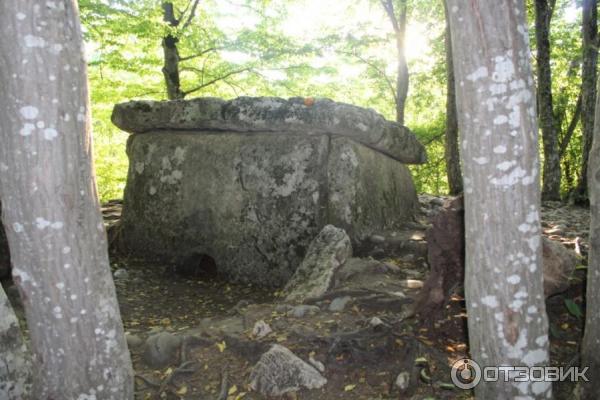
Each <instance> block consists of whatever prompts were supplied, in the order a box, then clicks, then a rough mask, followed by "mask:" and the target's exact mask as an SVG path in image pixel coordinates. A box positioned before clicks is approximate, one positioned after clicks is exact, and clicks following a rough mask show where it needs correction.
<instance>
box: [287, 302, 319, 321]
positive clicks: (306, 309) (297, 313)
mask: <svg viewBox="0 0 600 400" xmlns="http://www.w3.org/2000/svg"><path fill="white" fill-rule="evenodd" d="M319 311H321V309H320V308H319V307H317V306H309V305H306V304H302V305H299V306H295V307H293V308H292V309H291V310H290V311H288V313H287V315H288V316H289V317H294V318H302V317H304V316H305V315H314V314H317V313H318V312H319Z"/></svg>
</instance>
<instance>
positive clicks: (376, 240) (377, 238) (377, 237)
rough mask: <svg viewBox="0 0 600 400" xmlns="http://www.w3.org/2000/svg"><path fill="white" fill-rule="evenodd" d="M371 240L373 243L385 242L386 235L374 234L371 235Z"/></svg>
mask: <svg viewBox="0 0 600 400" xmlns="http://www.w3.org/2000/svg"><path fill="white" fill-rule="evenodd" d="M369 240H370V241H371V243H375V244H381V243H384V242H385V237H383V236H381V235H372V236H371V237H369Z"/></svg>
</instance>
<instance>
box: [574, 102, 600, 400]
mask: <svg viewBox="0 0 600 400" xmlns="http://www.w3.org/2000/svg"><path fill="white" fill-rule="evenodd" d="M595 121H596V122H595V125H594V131H593V145H592V148H591V151H590V154H589V170H588V179H589V180H588V185H589V187H588V192H589V196H590V213H591V223H590V252H589V255H588V276H587V290H586V313H585V334H584V336H583V342H582V344H581V365H582V366H583V367H589V369H588V374H587V378H588V379H589V382H587V383H581V384H580V386H579V389H580V390H581V392H580V395H581V397H580V398H582V399H586V400H587V399H589V400H592V399H594V400H595V399H597V398H598V393H600V98H598V97H596V117H595Z"/></svg>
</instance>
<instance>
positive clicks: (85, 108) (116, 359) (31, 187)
mask: <svg viewBox="0 0 600 400" xmlns="http://www.w3.org/2000/svg"><path fill="white" fill-rule="evenodd" d="M0 35H1V37H2V40H1V41H0V92H1V93H2V96H0V141H1V143H2V146H0V187H2V195H3V198H2V206H3V222H4V226H6V227H7V228H8V229H7V232H6V233H7V237H8V242H9V247H10V252H11V259H12V264H13V269H12V274H13V279H14V282H15V284H16V285H17V287H18V289H19V292H20V294H21V299H22V301H23V304H24V307H25V314H26V318H27V325H28V328H29V333H30V337H31V350H32V354H33V372H34V378H33V398H35V399H83V398H87V399H91V398H93V399H97V400H100V399H114V400H117V399H132V398H133V373H132V367H131V361H130V358H129V351H128V350H127V344H126V342H125V337H124V333H123V327H122V324H121V318H120V312H119V305H118V303H117V300H116V294H115V287H114V284H113V281H112V277H111V273H110V269H109V261H108V252H107V245H106V233H105V231H104V226H103V223H102V217H101V214H100V209H99V204H98V198H97V194H96V185H95V178H94V175H93V167H92V160H91V157H92V147H91V135H90V132H91V124H90V105H89V100H88V87H87V76H86V75H87V73H86V64H85V61H84V58H83V53H82V48H83V43H82V38H81V28H80V24H79V17H78V10H77V3H76V2H75V1H74V0H55V1H52V2H43V3H40V2H38V1H35V0H2V1H0Z"/></svg>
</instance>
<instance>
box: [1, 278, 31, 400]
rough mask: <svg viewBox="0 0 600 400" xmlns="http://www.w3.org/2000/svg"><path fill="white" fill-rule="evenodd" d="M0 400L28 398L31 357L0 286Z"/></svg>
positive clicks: (17, 322)
mask: <svg viewBox="0 0 600 400" xmlns="http://www.w3.org/2000/svg"><path fill="white" fill-rule="evenodd" d="M0 365H1V366H2V367H0V399H4V400H26V399H30V398H31V397H30V394H31V357H30V355H29V353H28V351H27V347H26V346H25V343H24V341H23V335H21V328H20V327H19V321H17V317H16V316H15V313H14V311H13V308H12V306H11V305H10V302H9V301H8V298H7V297H6V293H4V289H3V288H2V286H0Z"/></svg>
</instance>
